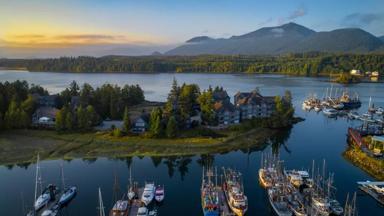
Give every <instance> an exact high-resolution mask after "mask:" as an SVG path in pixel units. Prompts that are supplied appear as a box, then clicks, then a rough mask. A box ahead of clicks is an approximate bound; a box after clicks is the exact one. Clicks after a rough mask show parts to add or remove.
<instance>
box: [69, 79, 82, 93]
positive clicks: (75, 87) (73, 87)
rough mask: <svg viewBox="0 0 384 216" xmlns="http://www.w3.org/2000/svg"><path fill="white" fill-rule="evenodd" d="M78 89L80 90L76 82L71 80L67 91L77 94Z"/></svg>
mask: <svg viewBox="0 0 384 216" xmlns="http://www.w3.org/2000/svg"><path fill="white" fill-rule="evenodd" d="M79 90H80V87H79V85H78V84H77V82H76V81H75V80H73V81H72V82H71V84H70V85H69V92H70V94H71V96H79Z"/></svg>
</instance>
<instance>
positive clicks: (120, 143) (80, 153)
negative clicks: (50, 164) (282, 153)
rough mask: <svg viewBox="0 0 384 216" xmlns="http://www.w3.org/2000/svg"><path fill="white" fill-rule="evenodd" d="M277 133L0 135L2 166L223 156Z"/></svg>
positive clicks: (16, 132) (25, 132) (261, 130)
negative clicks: (94, 159) (41, 161)
mask: <svg viewBox="0 0 384 216" xmlns="http://www.w3.org/2000/svg"><path fill="white" fill-rule="evenodd" d="M276 133H277V131H276V130H271V129H265V128H256V129H252V130H250V131H247V132H233V131H219V132H217V135H216V136H214V137H208V136H195V135H194V134H193V132H186V133H183V136H182V138H174V139H168V138H162V139H152V138H145V137H141V136H125V137H112V136H110V135H109V133H107V132H105V133H101V132H98V133H70V134H59V133H57V132H55V131H47V130H12V131H5V132H2V133H0V164H14V163H27V162H31V161H34V160H35V158H36V154H37V152H39V153H40V155H41V158H43V159H57V158H92V157H98V156H106V157H127V156H176V155H195V154H206V153H224V152H228V151H232V150H238V149H249V148H263V147H264V146H265V143H266V140H267V139H269V138H270V137H272V136H273V135H274V134H276Z"/></svg>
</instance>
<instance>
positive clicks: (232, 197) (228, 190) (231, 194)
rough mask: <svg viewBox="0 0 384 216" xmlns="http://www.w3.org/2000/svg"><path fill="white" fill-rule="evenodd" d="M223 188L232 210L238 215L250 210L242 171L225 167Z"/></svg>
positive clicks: (240, 215)
mask: <svg viewBox="0 0 384 216" xmlns="http://www.w3.org/2000/svg"><path fill="white" fill-rule="evenodd" d="M223 171H224V184H223V190H224V194H225V197H226V198H227V203H228V205H229V207H230V208H231V210H232V211H233V212H234V213H235V214H236V215H238V216H242V215H244V214H245V212H246V211H247V210H248V199H247V196H245V194H244V188H243V182H242V179H241V173H240V172H236V171H234V170H232V169H225V168H223Z"/></svg>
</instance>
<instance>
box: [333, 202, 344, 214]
mask: <svg viewBox="0 0 384 216" xmlns="http://www.w3.org/2000/svg"><path fill="white" fill-rule="evenodd" d="M329 208H330V209H331V212H332V214H333V215H342V214H343V212H344V209H343V207H341V205H340V203H339V201H337V200H335V199H332V200H330V201H329Z"/></svg>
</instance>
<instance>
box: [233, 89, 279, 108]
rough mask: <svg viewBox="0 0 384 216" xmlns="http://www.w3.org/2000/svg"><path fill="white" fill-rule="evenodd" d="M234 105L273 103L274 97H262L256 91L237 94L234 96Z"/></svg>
mask: <svg viewBox="0 0 384 216" xmlns="http://www.w3.org/2000/svg"><path fill="white" fill-rule="evenodd" d="M235 103H236V105H238V106H240V105H246V104H254V105H255V104H261V103H274V97H264V96H262V95H261V94H260V93H259V92H258V91H256V90H254V91H252V92H237V93H236V94H235Z"/></svg>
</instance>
